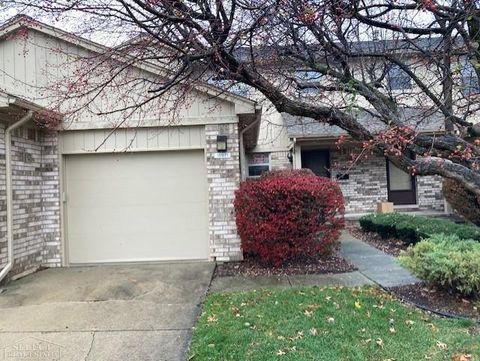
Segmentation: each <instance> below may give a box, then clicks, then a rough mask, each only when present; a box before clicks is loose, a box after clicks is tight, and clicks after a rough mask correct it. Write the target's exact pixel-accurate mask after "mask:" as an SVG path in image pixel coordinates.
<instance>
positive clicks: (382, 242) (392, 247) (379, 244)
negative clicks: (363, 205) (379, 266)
mask: <svg viewBox="0 0 480 361" xmlns="http://www.w3.org/2000/svg"><path fill="white" fill-rule="evenodd" d="M346 228H347V230H348V231H349V232H350V233H351V234H352V236H354V237H356V238H358V239H360V240H362V241H363V242H365V243H368V244H369V245H371V246H373V247H375V248H377V249H379V250H380V251H383V252H385V253H386V254H389V255H392V256H395V257H398V256H399V255H400V253H401V252H402V251H405V250H406V249H407V248H408V246H407V245H406V244H405V243H404V242H402V241H401V240H399V239H397V238H382V237H380V236H379V235H378V234H377V233H375V232H365V231H363V230H362V228H361V227H360V225H359V224H358V223H357V222H348V223H347V224H346Z"/></svg>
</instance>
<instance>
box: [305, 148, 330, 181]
mask: <svg viewBox="0 0 480 361" xmlns="http://www.w3.org/2000/svg"><path fill="white" fill-rule="evenodd" d="M301 155H302V168H308V169H310V170H312V172H313V173H315V174H316V175H318V176H320V177H327V178H330V150H328V149H302V151H301Z"/></svg>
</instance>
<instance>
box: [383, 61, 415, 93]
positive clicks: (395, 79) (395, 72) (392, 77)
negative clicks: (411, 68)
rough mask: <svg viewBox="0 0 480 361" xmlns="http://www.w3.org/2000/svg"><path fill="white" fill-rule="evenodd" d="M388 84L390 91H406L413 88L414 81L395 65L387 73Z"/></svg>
mask: <svg viewBox="0 0 480 361" xmlns="http://www.w3.org/2000/svg"><path fill="white" fill-rule="evenodd" d="M387 82H388V88H389V89H390V90H404V89H410V88H411V87H412V79H411V78H410V76H409V75H408V74H407V73H405V71H403V69H402V68H400V67H399V66H398V65H397V64H393V65H391V66H390V68H389V69H388V71H387Z"/></svg>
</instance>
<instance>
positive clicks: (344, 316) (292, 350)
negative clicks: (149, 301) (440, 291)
mask: <svg viewBox="0 0 480 361" xmlns="http://www.w3.org/2000/svg"><path fill="white" fill-rule="evenodd" d="M478 331H479V330H478V328H476V326H475V324H474V323H473V322H469V321H451V320H445V319H440V318H438V317H434V316H431V315H427V314H425V313H423V312H420V311H418V310H415V309H413V308H410V307H406V306H404V305H402V304H401V303H400V302H398V301H396V300H394V299H392V298H391V297H390V296H389V295H387V294H385V293H384V292H382V291H380V290H378V289H376V288H372V287H370V288H342V287H337V288H318V287H309V288H300V289H288V290H264V291H253V292H244V293H231V294H211V295H209V296H208V297H207V300H206V302H205V305H204V311H203V313H202V315H201V317H200V319H199V321H198V323H197V325H196V328H195V331H194V335H193V340H192V344H191V347H190V360H195V361H198V360H219V361H220V360H222V361H223V360H236V361H241V360H259V361H267V360H305V361H307V360H328V361H335V360H359V361H360V360H361V361H364V360H375V361H387V360H390V361H393V360H395V361H401V360H405V361H416V360H454V361H472V360H473V361H475V360H479V361H480V335H478Z"/></svg>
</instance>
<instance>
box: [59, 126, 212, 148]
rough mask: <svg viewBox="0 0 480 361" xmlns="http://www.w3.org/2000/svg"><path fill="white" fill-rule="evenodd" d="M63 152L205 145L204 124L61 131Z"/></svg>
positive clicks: (201, 146)
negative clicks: (112, 130)
mask: <svg viewBox="0 0 480 361" xmlns="http://www.w3.org/2000/svg"><path fill="white" fill-rule="evenodd" d="M61 137H62V142H61V144H62V145H61V146H60V152H61V153H63V154H71V153H93V152H128V151H148V150H162V149H202V148H204V147H205V130H204V126H200V125H199V126H185V127H161V128H138V129H117V130H115V131H114V132H113V133H111V130H109V129H95V130H76V131H66V132H63V133H62V134H61Z"/></svg>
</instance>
